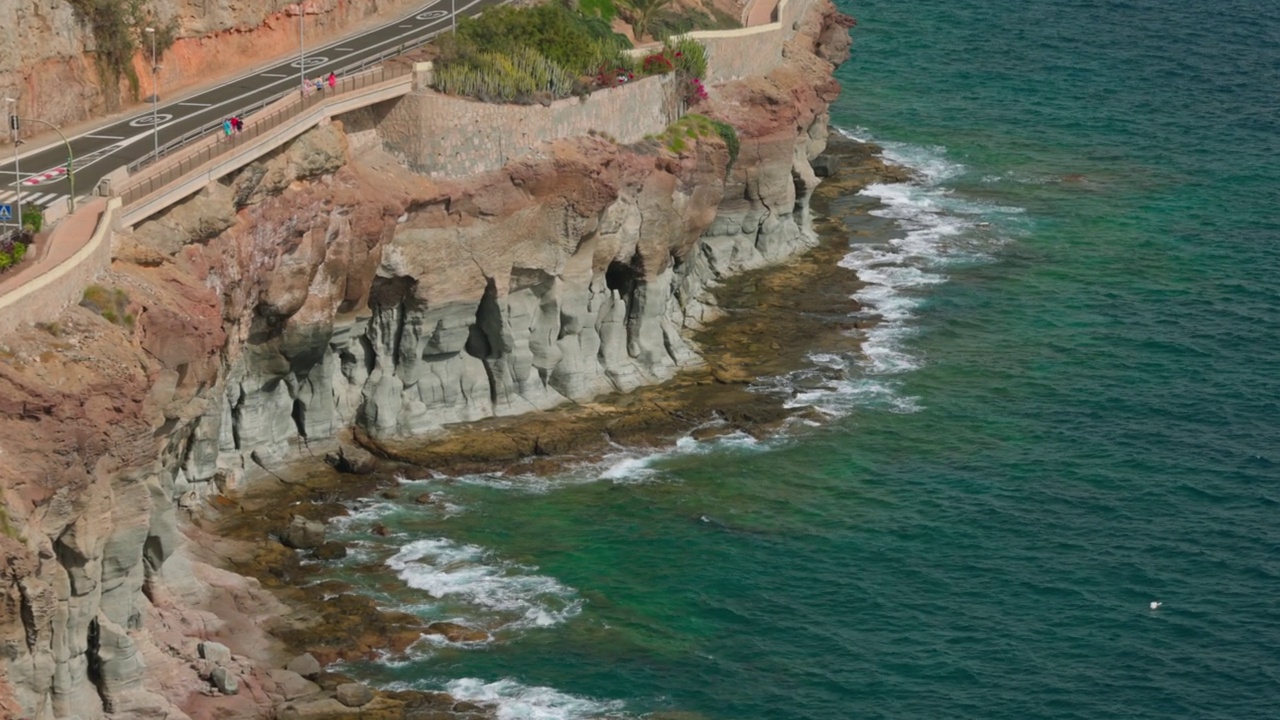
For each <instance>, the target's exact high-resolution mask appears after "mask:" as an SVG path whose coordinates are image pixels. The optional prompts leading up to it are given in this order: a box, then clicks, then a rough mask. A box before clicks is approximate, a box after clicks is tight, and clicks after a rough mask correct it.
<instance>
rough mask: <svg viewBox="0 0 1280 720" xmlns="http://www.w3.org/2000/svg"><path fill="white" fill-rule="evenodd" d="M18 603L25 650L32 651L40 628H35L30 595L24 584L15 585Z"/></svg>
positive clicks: (34, 614)
mask: <svg viewBox="0 0 1280 720" xmlns="http://www.w3.org/2000/svg"><path fill="white" fill-rule="evenodd" d="M17 585H18V595H19V596H20V603H19V608H18V612H19V613H21V614H22V629H23V631H25V633H26V640H27V650H28V651H34V650H35V647H36V643H37V642H38V641H39V639H40V628H38V627H36V611H35V605H34V603H33V602H32V599H31V595H30V594H29V593H28V591H27V586H26V584H25V583H21V582H19V583H17Z"/></svg>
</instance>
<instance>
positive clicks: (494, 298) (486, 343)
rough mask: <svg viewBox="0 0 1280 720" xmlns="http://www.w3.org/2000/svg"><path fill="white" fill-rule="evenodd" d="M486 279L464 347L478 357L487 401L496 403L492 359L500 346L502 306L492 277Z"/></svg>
mask: <svg viewBox="0 0 1280 720" xmlns="http://www.w3.org/2000/svg"><path fill="white" fill-rule="evenodd" d="M486 280H487V282H486V283H485V286H484V295H482V296H481V297H480V304H479V305H478V306H477V307H476V321H475V322H474V323H473V324H472V325H471V331H470V333H469V334H468V335H467V343H466V346H465V349H466V351H467V354H468V355H471V356H472V357H476V358H479V359H480V361H481V364H482V365H484V373H485V375H486V376H487V377H488V379H489V402H490V403H492V404H493V405H497V403H498V379H497V377H495V375H494V370H493V361H494V360H496V359H497V358H498V355H499V353H500V351H501V348H502V308H500V307H499V306H498V284H497V283H496V282H494V280H493V278H486Z"/></svg>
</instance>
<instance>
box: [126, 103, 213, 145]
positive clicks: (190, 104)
mask: <svg viewBox="0 0 1280 720" xmlns="http://www.w3.org/2000/svg"><path fill="white" fill-rule="evenodd" d="M174 104H175V105H184V106H186V107H209V105H211V104H212V103H202V102H180V103H174ZM117 139H119V138H117Z"/></svg>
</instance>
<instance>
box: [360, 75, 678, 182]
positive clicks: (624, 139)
mask: <svg viewBox="0 0 1280 720" xmlns="http://www.w3.org/2000/svg"><path fill="white" fill-rule="evenodd" d="M675 91H676V87H675V78H674V77H673V76H670V75H662V76H654V77H648V78H642V79H640V80H636V81H634V82H630V83H627V84H626V85H623V86H621V87H618V88H616V89H614V90H609V91H605V92H596V93H592V94H591V95H589V96H587V97H586V98H576V97H574V98H567V99H564V100H557V101H555V102H553V103H551V104H550V105H548V106H543V105H498V104H494V103H484V102H479V101H476V100H471V99H468V98H461V97H455V96H452V95H445V94H442V93H438V92H436V91H434V90H422V91H419V92H415V93H413V94H411V95H409V96H408V97H406V98H404V99H403V100H401V101H400V102H399V103H398V104H397V105H396V107H395V108H394V109H393V110H392V111H391V112H390V113H388V114H387V116H386V117H385V118H384V119H383V120H382V122H381V123H380V126H379V131H380V132H381V133H382V137H383V140H384V141H385V142H386V146H387V148H388V149H389V150H391V151H392V152H395V153H398V154H399V155H401V156H402V157H403V158H404V159H405V160H406V161H407V162H408V164H409V165H410V166H411V167H413V168H414V169H415V170H417V171H418V172H422V173H425V174H428V175H431V176H436V177H440V176H450V177H457V176H463V175H470V174H473V173H479V172H486V171H489V170H495V169H497V168H500V167H502V166H503V165H505V164H506V163H507V162H508V161H509V160H512V159H515V158H518V157H520V156H522V155H526V154H528V153H529V152H530V151H531V150H532V149H533V147H534V146H536V145H537V144H538V143H542V142H546V141H548V140H555V139H556V138H564V137H576V136H582V135H587V134H588V133H593V132H595V133H605V134H607V135H608V136H609V137H612V138H613V139H615V140H617V141H618V142H621V143H632V142H638V141H640V140H642V139H644V136H645V135H649V134H655V133H659V132H662V130H663V128H665V127H666V126H667V125H669V124H671V123H672V122H674V121H675V120H677V119H679V117H680V113H679V107H678V103H677V97H676V94H675Z"/></svg>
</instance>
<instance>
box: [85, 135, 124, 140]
mask: <svg viewBox="0 0 1280 720" xmlns="http://www.w3.org/2000/svg"><path fill="white" fill-rule="evenodd" d="M80 137H86V138H92V139H94V140H123V139H124V136H123V135H96V134H95V135H81V136H80Z"/></svg>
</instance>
